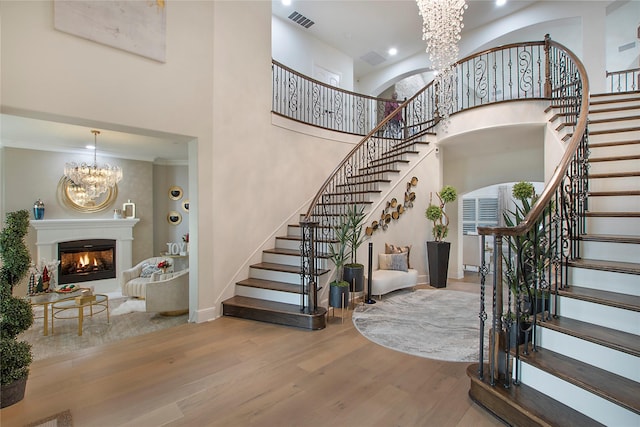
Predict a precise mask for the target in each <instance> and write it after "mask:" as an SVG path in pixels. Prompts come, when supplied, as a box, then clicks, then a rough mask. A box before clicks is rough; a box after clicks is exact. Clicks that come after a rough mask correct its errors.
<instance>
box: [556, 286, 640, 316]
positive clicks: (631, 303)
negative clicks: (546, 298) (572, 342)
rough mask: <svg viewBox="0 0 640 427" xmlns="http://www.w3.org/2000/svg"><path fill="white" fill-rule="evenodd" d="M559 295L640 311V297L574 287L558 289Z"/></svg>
mask: <svg viewBox="0 0 640 427" xmlns="http://www.w3.org/2000/svg"><path fill="white" fill-rule="evenodd" d="M557 293H558V295H560V296H564V297H567V298H573V299H578V300H582V301H588V302H592V303H596V304H601V305H607V306H610V307H616V308H621V309H624V310H631V311H640V296H636V295H628V294H621V293H617V292H608V291H603V290H600V289H592V288H584V287H581V286H577V285H575V284H574V285H572V286H569V287H567V288H562V289H558V291H557Z"/></svg>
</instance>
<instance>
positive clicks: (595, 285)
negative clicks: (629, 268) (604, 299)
mask: <svg viewBox="0 0 640 427" xmlns="http://www.w3.org/2000/svg"><path fill="white" fill-rule="evenodd" d="M639 281H640V276H637V275H635V274H625V273H614V272H610V271H602V270H592V269H588V268H576V267H571V268H570V269H569V278H568V282H567V283H573V284H574V285H576V286H580V287H583V288H589V289H599V290H602V289H606V290H607V291H610V292H616V293H619V294H627V295H635V296H640V286H638V282H639Z"/></svg>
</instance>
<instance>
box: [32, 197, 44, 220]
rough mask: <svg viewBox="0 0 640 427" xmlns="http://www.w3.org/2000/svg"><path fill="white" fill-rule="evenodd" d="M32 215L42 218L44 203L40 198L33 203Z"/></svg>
mask: <svg viewBox="0 0 640 427" xmlns="http://www.w3.org/2000/svg"><path fill="white" fill-rule="evenodd" d="M33 217H34V218H35V219H42V218H44V203H42V200H40V199H38V200H37V201H36V202H35V203H34V204H33Z"/></svg>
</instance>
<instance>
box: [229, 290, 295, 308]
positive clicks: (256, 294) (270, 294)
mask: <svg viewBox="0 0 640 427" xmlns="http://www.w3.org/2000/svg"><path fill="white" fill-rule="evenodd" d="M236 295H237V296H243V297H251V298H259V299H263V300H267V301H276V302H283V303H286V304H295V305H299V304H300V294H293V293H291V292H280V291H274V290H271V289H261V288H253V287H250V286H240V285H236ZM305 298H306V297H305ZM305 302H306V299H305Z"/></svg>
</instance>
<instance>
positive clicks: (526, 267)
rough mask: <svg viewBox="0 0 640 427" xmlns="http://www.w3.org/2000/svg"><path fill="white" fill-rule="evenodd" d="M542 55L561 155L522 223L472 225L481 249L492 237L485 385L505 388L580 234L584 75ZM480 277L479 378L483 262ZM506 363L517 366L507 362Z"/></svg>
mask: <svg viewBox="0 0 640 427" xmlns="http://www.w3.org/2000/svg"><path fill="white" fill-rule="evenodd" d="M545 51H546V57H545V74H546V75H547V76H548V79H547V81H546V86H545V93H546V94H548V96H549V98H550V100H551V105H552V106H553V107H555V109H556V110H557V111H558V113H560V114H559V117H563V120H564V121H565V125H566V127H567V128H569V135H570V139H569V142H568V144H567V146H566V151H565V153H564V155H563V157H562V159H561V160H560V162H559V164H558V165H557V167H556V169H555V172H554V174H553V176H552V177H551V179H550V180H549V181H548V183H547V184H546V186H545V188H544V191H543V192H542V194H541V195H540V196H539V197H538V198H537V201H536V202H535V204H534V205H533V206H532V207H531V209H530V210H529V212H528V213H527V215H526V216H525V217H524V220H523V221H521V222H520V223H519V224H517V225H515V226H514V227H478V233H479V234H480V235H482V247H483V248H484V247H485V236H493V239H494V247H493V254H494V259H493V263H494V265H493V270H494V272H493V283H492V285H493V286H492V288H491V293H492V299H491V302H490V307H491V314H492V318H491V320H490V324H491V328H490V330H489V334H490V337H491V339H490V343H491V345H490V346H489V351H488V357H489V361H488V368H489V371H490V372H489V375H490V378H489V382H490V383H491V384H496V383H497V382H501V383H502V384H503V385H504V386H506V387H509V386H510V385H511V383H512V376H513V378H514V380H513V381H515V382H518V381H519V372H518V369H519V363H518V361H519V358H520V348H521V347H520V346H519V345H517V344H518V342H517V336H518V334H519V333H520V332H524V333H525V337H524V338H525V343H524V344H525V345H524V346H523V347H522V348H523V351H524V352H528V351H529V343H531V348H532V350H533V351H535V350H536V346H537V342H538V337H537V336H536V333H537V328H536V326H537V325H538V324H539V323H540V322H544V321H546V320H548V319H549V316H550V315H552V314H553V315H557V307H558V305H557V303H558V300H557V298H558V296H557V291H558V289H560V288H562V287H565V286H566V285H567V276H568V267H567V261H568V260H570V259H573V258H577V257H579V246H578V244H577V241H578V239H577V236H578V235H579V234H582V233H584V231H585V223H584V212H585V210H586V203H587V190H588V188H587V182H588V167H587V161H588V156H589V148H588V132H587V113H588V107H589V104H588V96H589V95H588V94H589V84H588V79H587V74H586V71H585V68H584V66H583V65H582V63H581V62H580V61H579V59H578V58H577V57H576V56H575V55H574V54H573V53H572V52H570V51H569V50H567V49H566V48H565V47H564V46H562V45H560V44H558V43H555V42H552V41H550V40H549V39H547V40H546V41H545ZM482 259H484V257H483V258H482ZM480 271H481V300H480V329H481V330H480V347H479V362H480V363H479V372H478V375H479V377H480V378H484V375H485V363H484V351H485V346H484V336H485V335H484V334H485V327H486V321H487V319H488V313H487V306H488V302H487V301H486V294H487V288H486V280H487V276H488V273H489V268H488V266H487V265H486V264H485V263H484V262H483V265H482V267H481V269H480ZM505 289H509V290H510V292H505ZM503 296H506V298H507V301H504V298H503ZM552 297H553V303H552V302H551V298H552ZM512 332H513V333H512ZM512 357H513V358H515V359H516V363H513V364H511V363H510V359H511V358H512ZM511 366H514V367H515V368H514V369H515V372H513V373H512V372H510V370H509V369H510V367H511ZM512 374H513V375H512Z"/></svg>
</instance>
